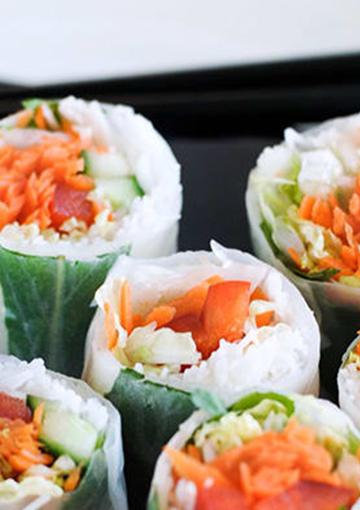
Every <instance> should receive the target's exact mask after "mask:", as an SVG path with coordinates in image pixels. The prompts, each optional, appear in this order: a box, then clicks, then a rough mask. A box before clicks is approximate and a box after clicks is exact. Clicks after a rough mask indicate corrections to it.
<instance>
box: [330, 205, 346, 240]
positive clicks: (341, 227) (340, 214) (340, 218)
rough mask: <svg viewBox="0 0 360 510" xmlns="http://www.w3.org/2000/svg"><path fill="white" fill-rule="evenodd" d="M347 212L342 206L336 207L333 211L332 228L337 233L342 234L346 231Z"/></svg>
mask: <svg viewBox="0 0 360 510" xmlns="http://www.w3.org/2000/svg"><path fill="white" fill-rule="evenodd" d="M345 223H346V214H345V213H344V211H343V210H342V209H340V207H335V209H334V212H333V223H332V230H333V232H334V234H335V235H337V236H342V235H343V234H344V232H345Z"/></svg>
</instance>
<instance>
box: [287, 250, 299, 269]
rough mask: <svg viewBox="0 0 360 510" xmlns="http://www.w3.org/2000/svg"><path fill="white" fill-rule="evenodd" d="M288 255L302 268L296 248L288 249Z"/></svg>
mask: <svg viewBox="0 0 360 510" xmlns="http://www.w3.org/2000/svg"><path fill="white" fill-rule="evenodd" d="M288 254H289V255H290V257H291V259H292V260H293V261H294V262H295V264H296V265H297V266H298V267H299V268H301V266H302V264H301V258H300V255H299V254H298V252H297V251H296V250H295V249H294V248H288Z"/></svg>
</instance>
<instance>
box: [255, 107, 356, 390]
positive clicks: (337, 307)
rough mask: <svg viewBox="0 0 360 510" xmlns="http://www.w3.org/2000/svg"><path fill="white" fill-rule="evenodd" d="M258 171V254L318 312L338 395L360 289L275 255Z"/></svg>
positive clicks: (321, 136)
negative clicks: (300, 271)
mask: <svg viewBox="0 0 360 510" xmlns="http://www.w3.org/2000/svg"><path fill="white" fill-rule="evenodd" d="M353 122H356V125H358V124H359V116H353V117H349V118H344V119H342V118H341V119H335V120H333V121H329V122H326V123H324V124H322V125H320V126H319V127H316V128H313V129H311V130H309V131H308V132H305V133H304V136H303V139H302V140H303V141H302V142H299V143H303V144H304V148H307V149H311V148H315V147H318V145H319V146H322V145H323V144H326V143H328V139H329V137H330V138H331V137H332V136H334V134H336V135H338V133H339V132H341V131H343V130H344V129H345V128H347V127H348V126H352V123H353ZM313 138H315V141H313ZM313 144H315V145H313ZM255 171H256V168H255V169H254V170H252V171H251V172H250V176H249V180H248V188H247V191H246V209H247V217H248V222H249V225H250V234H251V239H252V244H253V247H254V251H255V254H256V255H257V256H258V257H259V258H260V259H262V260H264V261H265V262H267V263H268V264H270V265H272V266H274V267H275V268H276V269H278V270H279V271H281V272H282V273H283V274H284V275H285V276H286V277H287V278H289V279H290V280H291V281H292V282H293V283H294V284H295V285H296V286H297V287H298V289H299V290H300V292H301V293H302V295H303V296H304V298H305V299H306V301H307V302H308V304H309V306H310V307H311V308H312V309H313V310H314V312H315V314H316V317H317V320H318V322H319V324H320V329H321V334H322V342H321V348H322V356H321V380H322V383H323V384H324V386H325V387H326V389H327V390H329V391H330V392H331V393H332V394H333V395H334V394H335V393H336V374H337V371H338V368H339V365H340V363H341V357H342V355H343V353H344V351H345V350H346V348H347V346H348V345H349V343H350V341H351V339H352V338H353V337H354V331H357V330H358V329H359V328H360V288H354V287H350V286H348V285H343V284H340V283H338V282H331V283H330V282H321V281H314V280H309V279H305V278H302V277H301V276H298V275H296V274H295V273H293V272H292V271H291V270H290V269H289V268H287V267H286V266H285V265H284V264H283V262H282V261H281V260H279V259H278V258H277V257H276V256H275V254H274V252H273V251H272V249H271V246H270V245H269V243H268V241H267V239H266V236H265V234H264V232H263V230H262V228H261V224H262V222H263V220H264V218H263V217H262V214H261V208H260V203H259V197H258V195H257V193H256V189H255V183H254V176H255Z"/></svg>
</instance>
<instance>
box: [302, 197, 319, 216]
mask: <svg viewBox="0 0 360 510" xmlns="http://www.w3.org/2000/svg"><path fill="white" fill-rule="evenodd" d="M315 201H316V197H313V196H311V195H305V196H304V198H303V199H302V201H301V204H300V207H299V211H298V215H299V218H301V219H303V220H310V219H311V214H312V210H313V207H314V204H315Z"/></svg>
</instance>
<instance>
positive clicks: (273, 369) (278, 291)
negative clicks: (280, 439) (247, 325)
mask: <svg viewBox="0 0 360 510" xmlns="http://www.w3.org/2000/svg"><path fill="white" fill-rule="evenodd" d="M214 274H218V275H220V276H222V277H223V278H225V279H239V280H249V281H251V285H252V289H255V287H257V286H258V285H262V287H263V288H264V289H265V290H266V292H267V293H268V295H269V297H270V299H273V300H274V301H275V302H276V303H277V305H278V307H279V314H280V313H281V314H282V319H283V321H284V322H285V323H287V324H288V325H290V326H291V327H292V328H294V329H296V330H297V331H298V333H299V337H296V338H297V339H296V338H295V337H292V338H291V340H290V338H289V337H287V336H286V335H285V333H284V334H282V332H281V331H280V332H279V333H278V334H277V335H275V336H274V338H272V339H271V338H270V339H268V341H266V340H264V341H259V342H258V344H257V345H254V346H253V347H249V345H247V342H246V341H244V340H243V341H242V342H240V343H238V344H230V343H228V342H225V341H224V344H223V345H222V347H221V348H219V349H218V351H216V352H215V353H213V355H212V356H211V357H210V358H209V360H207V362H202V363H201V365H200V367H193V368H191V369H189V370H187V371H185V374H187V375H186V376H185V377H183V378H182V377H176V376H164V377H154V376H152V375H146V376H145V375H143V374H142V373H140V372H139V371H136V370H134V369H133V368H125V367H122V366H121V365H120V363H119V362H118V361H117V359H116V358H115V357H114V356H113V354H112V353H111V352H110V351H108V350H107V348H106V337H105V330H104V315H103V312H102V310H101V309H100V308H99V309H98V311H97V312H96V315H95V317H94V320H93V322H92V325H91V327H90V330H89V334H88V337H87V347H86V362H85V370H84V374H83V377H84V378H85V380H86V381H87V382H88V383H89V384H90V385H91V386H92V387H93V388H94V389H96V390H97V391H99V392H101V393H103V394H105V395H106V396H107V398H109V399H110V400H111V401H112V402H113V403H114V405H115V406H116V407H117V408H118V409H119V411H120V413H121V416H122V420H123V430H124V433H123V434H124V435H123V437H124V450H125V456H126V478H127V484H128V490H129V501H130V502H131V503H133V504H138V505H141V504H143V501H144V497H145V495H146V494H145V492H143V493H142V494H141V492H140V489H139V487H138V484H137V481H138V479H139V477H141V478H142V480H143V481H144V488H145V490H147V488H148V485H147V484H148V483H149V482H150V478H151V473H152V469H153V466H154V463H155V460H156V458H157V456H158V454H159V452H160V449H161V447H162V446H163V444H164V443H165V442H166V441H167V440H168V439H169V438H170V437H171V436H172V434H174V432H175V431H176V429H177V427H178V425H179V423H181V422H182V421H184V420H185V419H186V418H187V417H188V416H189V415H190V414H191V412H192V411H193V410H194V404H193V402H192V397H191V392H192V391H193V390H195V389H198V388H202V389H206V390H211V391H213V392H217V393H218V395H219V396H220V397H221V398H223V399H224V400H225V401H231V400H232V399H233V398H234V395H235V394H238V393H239V391H240V390H241V389H243V388H244V387H248V386H254V385H256V384H260V383H261V384H267V385H270V386H272V387H273V388H278V389H279V388H281V387H282V388H284V387H285V388H286V389H288V390H289V391H297V392H303V393H315V394H316V393H317V392H318V362H319V350H320V333H319V330H318V326H317V324H316V321H315V319H314V317H313V314H312V312H311V311H310V310H309V308H308V307H307V305H306V303H305V301H304V300H303V298H302V296H301V294H300V293H299V292H298V290H297V289H296V288H295V287H294V286H293V285H292V284H291V283H290V282H289V281H288V280H287V279H286V278H284V277H283V276H282V275H281V274H280V273H279V272H278V271H276V270H274V269H273V268H270V267H269V266H268V265H266V264H264V263H263V262H261V261H259V260H257V259H256V258H255V257H252V256H251V255H248V254H246V253H242V252H240V251H237V250H230V249H226V248H224V247H222V246H220V245H219V244H217V243H215V242H213V243H212V252H205V251H204V252H185V253H179V254H176V255H173V256H171V257H167V258H160V259H156V260H155V259H154V260H133V259H130V258H129V257H121V258H119V260H118V262H117V264H116V265H115V266H114V267H113V269H112V270H111V272H110V274H109V275H108V278H107V280H106V282H105V284H104V286H103V287H102V289H100V290H99V291H98V293H97V298H98V301H99V300H100V301H101V299H102V298H101V296H102V293H103V292H104V293H106V291H107V288H111V285H112V282H114V281H115V280H116V279H118V278H126V279H127V280H128V281H129V284H130V288H131V290H132V295H133V302H134V307H135V308H136V307H137V308H138V309H136V311H138V310H140V309H141V307H142V310H143V312H145V311H147V310H149V309H151V307H152V306H154V305H155V304H157V302H158V301H159V299H160V298H161V297H163V296H165V297H166V298H169V299H172V298H173V297H174V296H175V295H181V294H182V293H184V292H186V291H187V290H188V289H189V288H191V287H193V286H194V285H196V284H197V283H199V282H200V281H202V280H204V279H205V278H208V277H210V276H213V275H214ZM275 337H276V338H275ZM135 507H136V506H135Z"/></svg>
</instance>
